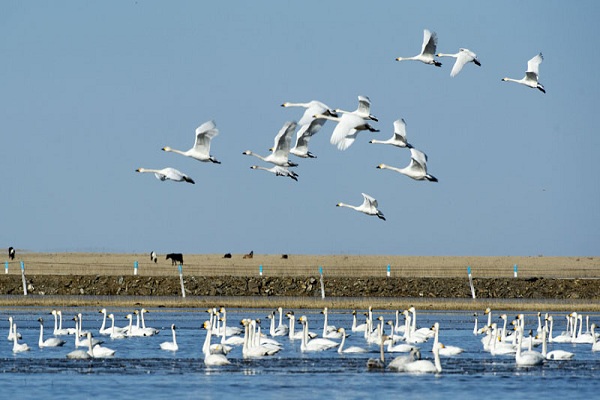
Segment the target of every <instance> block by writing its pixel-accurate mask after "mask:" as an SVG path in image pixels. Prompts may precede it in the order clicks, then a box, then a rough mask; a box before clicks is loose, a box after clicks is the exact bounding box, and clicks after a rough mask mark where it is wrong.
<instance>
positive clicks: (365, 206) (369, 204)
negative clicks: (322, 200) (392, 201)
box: [336, 193, 385, 221]
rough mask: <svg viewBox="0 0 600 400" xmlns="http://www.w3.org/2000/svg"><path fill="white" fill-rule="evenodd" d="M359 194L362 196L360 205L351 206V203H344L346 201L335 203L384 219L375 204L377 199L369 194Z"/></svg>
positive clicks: (338, 205) (337, 205)
mask: <svg viewBox="0 0 600 400" xmlns="http://www.w3.org/2000/svg"><path fill="white" fill-rule="evenodd" d="M361 194H362V196H363V203H362V204H361V205H360V206H353V205H350V204H346V203H337V204H336V207H348V208H352V209H353V210H356V211H359V212H361V213H364V214H367V215H375V216H377V218H379V219H382V220H384V221H385V217H384V216H383V213H382V212H381V211H379V210H378V209H377V206H378V204H377V200H375V199H374V198H373V197H371V196H369V195H368V194H366V193H361Z"/></svg>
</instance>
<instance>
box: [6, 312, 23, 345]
mask: <svg viewBox="0 0 600 400" xmlns="http://www.w3.org/2000/svg"><path fill="white" fill-rule="evenodd" d="M15 335H17V339H21V338H22V337H21V334H20V333H18V332H16V333H15V329H14V319H13V317H12V316H10V317H8V336H7V337H6V339H7V340H10V341H11V342H12V341H13V339H14V336H15Z"/></svg>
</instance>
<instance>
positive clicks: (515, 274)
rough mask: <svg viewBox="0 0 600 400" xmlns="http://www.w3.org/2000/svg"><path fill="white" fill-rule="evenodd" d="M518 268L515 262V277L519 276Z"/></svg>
mask: <svg viewBox="0 0 600 400" xmlns="http://www.w3.org/2000/svg"><path fill="white" fill-rule="evenodd" d="M517 269H518V267H517V264H515V266H514V267H513V270H514V276H515V278H516V277H517Z"/></svg>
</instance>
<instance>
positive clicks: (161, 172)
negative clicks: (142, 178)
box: [136, 167, 196, 184]
mask: <svg viewBox="0 0 600 400" xmlns="http://www.w3.org/2000/svg"><path fill="white" fill-rule="evenodd" d="M136 172H153V173H154V176H156V179H158V180H161V181H166V180H167V179H168V180H171V181H175V182H188V183H191V184H194V183H196V182H194V180H193V179H192V178H190V177H189V176H187V175H186V174H184V173H183V172H181V171H179V170H176V169H175V168H171V167H167V168H163V169H150V168H138V169H136Z"/></svg>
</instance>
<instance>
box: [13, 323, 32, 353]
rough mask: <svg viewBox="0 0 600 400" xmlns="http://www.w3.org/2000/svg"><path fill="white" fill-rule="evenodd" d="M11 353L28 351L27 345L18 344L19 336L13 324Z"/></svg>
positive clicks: (15, 325)
mask: <svg viewBox="0 0 600 400" xmlns="http://www.w3.org/2000/svg"><path fill="white" fill-rule="evenodd" d="M12 327H13V332H14V333H13V348H12V351H13V353H23V352H25V351H29V350H30V348H29V345H28V344H27V343H19V334H18V332H17V324H15V323H13V325H12Z"/></svg>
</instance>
